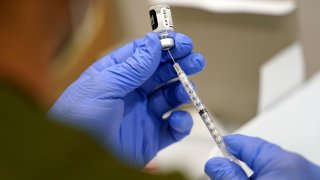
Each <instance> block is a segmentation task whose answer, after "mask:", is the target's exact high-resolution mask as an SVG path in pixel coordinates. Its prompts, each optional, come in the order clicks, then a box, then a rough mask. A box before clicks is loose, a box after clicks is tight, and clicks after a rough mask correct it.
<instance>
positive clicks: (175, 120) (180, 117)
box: [169, 111, 193, 139]
mask: <svg viewBox="0 0 320 180" xmlns="http://www.w3.org/2000/svg"><path fill="white" fill-rule="evenodd" d="M169 125H170V127H171V129H173V130H174V131H176V132H178V133H180V134H182V135H188V134H189V133H190V131H191V129H192V126H193V121H192V117H191V115H190V114H189V113H188V112H186V111H175V112H173V113H172V114H171V115H170V117H169ZM179 139H180V138H179Z"/></svg>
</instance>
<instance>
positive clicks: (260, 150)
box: [205, 135, 320, 180]
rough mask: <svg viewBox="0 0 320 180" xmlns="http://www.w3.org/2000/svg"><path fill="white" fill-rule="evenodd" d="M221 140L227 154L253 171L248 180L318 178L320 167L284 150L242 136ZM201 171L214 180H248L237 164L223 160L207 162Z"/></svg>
mask: <svg viewBox="0 0 320 180" xmlns="http://www.w3.org/2000/svg"><path fill="white" fill-rule="evenodd" d="M224 139H225V141H226V144H227V145H228V146H229V147H228V148H229V150H230V152H231V153H232V154H233V155H235V156H236V157H237V158H239V159H240V160H242V161H243V162H245V163H246V164H247V165H248V166H249V167H250V168H251V169H252V170H253V172H254V174H253V175H252V177H250V179H259V180H260V179H261V180H262V179H266V180H269V179H274V180H277V179H283V180H284V179H288V180H296V179H297V180H304V179H308V180H313V179H320V167H318V166H316V165H315V164H313V163H311V162H309V161H307V160H306V159H304V158H303V157H302V156H300V155H298V154H295V153H291V152H287V151H284V150H283V149H281V148H280V147H279V146H276V145H274V144H271V143H268V142H266V141H264V140H262V139H259V138H252V137H248V136H243V135H229V136H226V137H225V138H224ZM205 172H206V173H207V175H208V176H209V177H210V178H211V179H215V180H220V179H232V180H240V179H241V180H242V179H243V180H247V179H248V177H247V175H246V173H245V172H244V171H243V170H242V169H241V168H240V167H239V166H238V165H236V164H235V163H233V162H231V161H229V160H227V159H225V158H213V159H211V160H209V161H208V162H207V164H206V166H205Z"/></svg>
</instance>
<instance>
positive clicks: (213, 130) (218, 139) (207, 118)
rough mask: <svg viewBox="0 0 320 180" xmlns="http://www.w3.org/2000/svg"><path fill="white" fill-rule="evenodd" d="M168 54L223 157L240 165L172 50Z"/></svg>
mask: <svg viewBox="0 0 320 180" xmlns="http://www.w3.org/2000/svg"><path fill="white" fill-rule="evenodd" d="M168 54H169V55H170V57H171V59H172V61H173V63H174V64H173V67H174V69H175V70H176V72H177V74H178V77H179V80H180V82H181V83H182V85H183V87H184V89H185V90H186V92H187V94H188V95H189V97H190V99H191V101H192V103H193V105H194V106H195V108H196V109H197V111H198V113H199V115H200V117H201V119H202V120H203V122H204V123H205V125H206V126H207V128H208V130H209V132H210V134H211V136H212V137H213V139H214V141H215V143H216V144H217V145H218V148H219V149H220V151H221V153H222V155H223V156H224V157H226V158H228V159H229V160H231V161H233V162H235V163H237V164H238V165H240V164H239V160H238V159H237V158H236V157H234V156H233V155H232V154H230V153H229V152H228V151H227V149H226V144H225V142H224V140H223V137H222V135H221V133H220V132H219V130H218V129H217V127H216V126H215V125H214V121H215V118H214V117H213V116H211V115H210V114H209V112H208V110H207V108H206V106H205V105H204V104H203V103H202V101H201V99H200V97H199V95H198V94H197V92H196V91H195V89H194V87H193V85H192V83H191V81H190V80H189V77H188V76H187V75H186V73H185V72H184V71H183V70H182V68H181V67H180V65H179V64H178V63H177V62H176V61H175V60H174V58H173V56H172V54H171V52H170V50H168Z"/></svg>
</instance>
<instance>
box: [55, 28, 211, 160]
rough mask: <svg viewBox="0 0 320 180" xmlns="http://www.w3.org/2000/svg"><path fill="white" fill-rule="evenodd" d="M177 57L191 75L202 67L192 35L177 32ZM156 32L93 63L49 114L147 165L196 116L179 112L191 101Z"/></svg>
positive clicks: (185, 132) (187, 129)
mask: <svg viewBox="0 0 320 180" xmlns="http://www.w3.org/2000/svg"><path fill="white" fill-rule="evenodd" d="M173 37H174V39H175V44H176V45H175V47H174V48H173V49H172V54H173V56H174V57H175V58H176V59H177V61H178V62H179V63H180V65H181V66H182V68H183V69H184V70H185V71H186V73H187V74H195V73H198V72H200V71H201V70H202V69H203V68H204V66H205V61H204V59H203V57H202V56H201V55H200V54H198V53H193V52H192V49H193V44H192V41H191V39H190V38H188V37H187V36H185V35H182V34H175V33H173ZM175 77H177V76H176V73H175V71H174V68H173V67H172V62H171V61H170V60H169V56H168V55H167V53H166V52H165V51H162V50H161V45H160V41H159V38H158V35H157V34H155V33H149V34H147V35H146V36H145V37H143V38H141V39H137V40H135V41H133V42H131V43H129V44H127V45H125V46H124V47H122V48H120V49H118V50H116V51H114V52H113V53H111V54H110V55H108V56H105V57H103V58H102V59H100V60H98V61H97V62H96V63H95V64H93V65H92V66H91V67H89V68H88V69H87V70H86V71H85V72H84V73H83V74H82V75H81V76H80V78H79V79H78V80H76V81H75V82H74V83H73V84H72V85H71V86H70V87H69V88H67V90H66V91H65V92H64V93H63V94H62V96H61V97H60V98H59V99H58V101H57V102H56V103H55V104H54V106H53V107H52V109H51V110H50V112H49V114H50V115H51V116H54V117H55V118H58V119H60V121H61V122H63V123H66V124H69V125H72V126H75V127H77V128H81V129H83V130H85V131H88V132H89V133H90V134H91V135H94V136H95V137H96V138H98V139H99V141H101V142H102V143H103V144H104V145H108V147H110V145H111V148H113V150H114V152H116V153H117V154H118V155H119V156H120V157H122V158H124V159H126V160H129V163H131V164H133V165H141V166H143V165H145V164H146V163H148V162H149V161H150V160H151V159H152V158H153V157H155V155H156V153H157V152H158V151H159V150H161V149H163V148H165V147H167V146H168V145H170V144H172V143H174V142H177V141H179V140H181V139H182V138H183V137H185V136H186V135H188V134H189V132H190V130H191V128H192V119H191V117H190V115H189V114H188V113H187V112H184V111H175V112H173V113H171V115H170V116H169V117H168V118H167V119H163V117H162V116H163V115H164V114H165V113H166V112H168V111H170V110H173V109H174V108H176V107H178V106H179V105H182V104H184V103H188V102H189V98H188V96H187V94H186V93H185V91H184V89H183V86H182V85H181V84H180V83H179V82H171V83H168V82H169V81H170V80H172V79H173V78H175Z"/></svg>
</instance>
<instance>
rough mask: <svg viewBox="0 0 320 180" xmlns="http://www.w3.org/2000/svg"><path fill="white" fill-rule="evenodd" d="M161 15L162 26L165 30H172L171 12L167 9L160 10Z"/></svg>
mask: <svg viewBox="0 0 320 180" xmlns="http://www.w3.org/2000/svg"><path fill="white" fill-rule="evenodd" d="M161 12H162V13H161V14H162V16H163V25H164V26H165V27H167V28H173V22H172V17H171V11H170V9H168V8H162V9H161Z"/></svg>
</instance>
